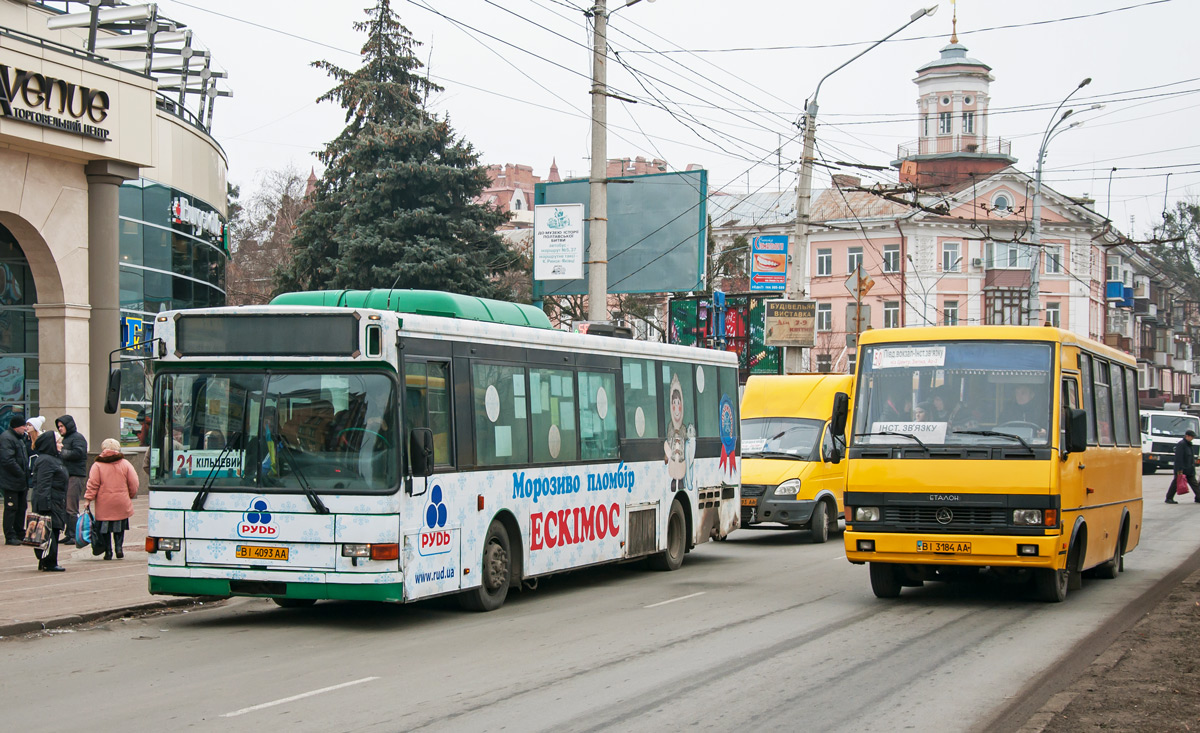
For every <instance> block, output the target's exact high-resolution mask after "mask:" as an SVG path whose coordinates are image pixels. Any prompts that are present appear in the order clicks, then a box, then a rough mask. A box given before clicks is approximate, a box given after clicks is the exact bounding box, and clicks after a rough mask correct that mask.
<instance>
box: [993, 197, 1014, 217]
mask: <svg viewBox="0 0 1200 733" xmlns="http://www.w3.org/2000/svg"><path fill="white" fill-rule="evenodd" d="M992 211H993V212H994V213H995V214H996V215H997V216H1008V215H1009V214H1011V213H1012V199H1010V198H1009V197H1008V194H1003V193H1001V194H997V195H996V196H995V197H994V198H993V199H992Z"/></svg>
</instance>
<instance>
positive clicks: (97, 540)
mask: <svg viewBox="0 0 1200 733" xmlns="http://www.w3.org/2000/svg"><path fill="white" fill-rule="evenodd" d="M90 540H91V543H92V554H93V555H103V554H104V535H103V534H102V533H101V532H100V523H99V522H97V521H95V520H94V519H93V520H92V531H91V537H90Z"/></svg>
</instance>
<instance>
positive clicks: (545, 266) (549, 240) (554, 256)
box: [533, 204, 586, 280]
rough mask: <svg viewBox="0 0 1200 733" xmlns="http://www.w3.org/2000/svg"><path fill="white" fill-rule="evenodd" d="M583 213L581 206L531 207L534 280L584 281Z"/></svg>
mask: <svg viewBox="0 0 1200 733" xmlns="http://www.w3.org/2000/svg"><path fill="white" fill-rule="evenodd" d="M583 209H584V206H583V204H565V205H563V206H557V205H546V206H534V207H533V277H534V279H536V280H578V279H579V278H581V277H583V231H584V229H585V228H586V227H585V226H584V213H583Z"/></svg>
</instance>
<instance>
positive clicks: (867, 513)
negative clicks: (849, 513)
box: [854, 506, 879, 522]
mask: <svg viewBox="0 0 1200 733" xmlns="http://www.w3.org/2000/svg"><path fill="white" fill-rule="evenodd" d="M854 521H856V522H878V521H879V507H877V506H856V507H854Z"/></svg>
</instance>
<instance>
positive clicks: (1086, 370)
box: [1079, 354, 1096, 445]
mask: <svg viewBox="0 0 1200 733" xmlns="http://www.w3.org/2000/svg"><path fill="white" fill-rule="evenodd" d="M1079 376H1080V380H1079V381H1080V385H1081V386H1082V388H1083V404H1082V407H1083V411H1084V412H1086V413H1087V425H1088V439H1087V442H1088V445H1096V404H1095V401H1094V400H1093V399H1092V357H1091V356H1089V355H1087V354H1080V355H1079Z"/></svg>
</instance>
